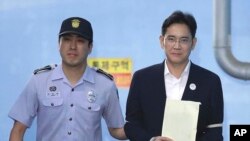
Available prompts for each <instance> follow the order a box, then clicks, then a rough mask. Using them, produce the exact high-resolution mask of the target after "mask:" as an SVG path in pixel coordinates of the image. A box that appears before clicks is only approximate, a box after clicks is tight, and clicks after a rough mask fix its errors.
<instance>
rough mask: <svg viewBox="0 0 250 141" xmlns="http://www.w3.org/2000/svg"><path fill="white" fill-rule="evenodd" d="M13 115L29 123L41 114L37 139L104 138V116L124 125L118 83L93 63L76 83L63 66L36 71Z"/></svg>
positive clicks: (117, 125)
mask: <svg viewBox="0 0 250 141" xmlns="http://www.w3.org/2000/svg"><path fill="white" fill-rule="evenodd" d="M9 117H10V118H12V119H14V120H17V121H19V122H21V123H23V124H25V125H26V126H28V127H30V126H31V124H32V121H33V120H34V118H35V117H37V128H38V129H37V141H48V140H53V141H101V140H102V132H101V118H102V117H103V118H104V120H105V121H106V124H107V126H108V127H113V128H120V127H123V125H124V118H123V115H122V112H121V107H120V103H119V99H118V94H117V88H116V85H115V84H114V82H113V81H112V80H110V79H109V78H108V77H107V76H105V75H104V74H102V73H98V72H97V71H96V70H95V69H93V68H90V67H87V68H86V70H85V72H84V75H83V76H82V78H81V79H80V80H79V82H78V83H77V85H76V86H74V87H72V86H71V85H70V83H69V82H68V80H67V78H66V76H65V75H64V73H63V71H62V67H61V66H58V67H56V68H55V69H53V70H50V71H44V72H41V73H38V74H36V75H33V76H32V78H31V79H30V81H29V82H28V84H27V86H26V87H25V89H24V90H23V92H22V94H21V95H20V96H19V98H18V100H17V101H16V103H15V104H14V105H13V107H12V109H11V111H10V112H9Z"/></svg>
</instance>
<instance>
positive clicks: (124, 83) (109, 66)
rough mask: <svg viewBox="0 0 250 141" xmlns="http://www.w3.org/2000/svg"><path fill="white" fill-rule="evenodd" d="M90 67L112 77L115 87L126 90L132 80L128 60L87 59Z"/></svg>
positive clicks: (130, 65)
mask: <svg viewBox="0 0 250 141" xmlns="http://www.w3.org/2000/svg"><path fill="white" fill-rule="evenodd" d="M88 64H89V65H90V66H91V67H98V68H100V69H102V70H104V71H106V72H108V73H110V74H111V75H113V77H114V80H115V83H116V85H117V87H122V88H128V87H129V86H130V83H131V78H132V60H131V59H130V58H89V59H88Z"/></svg>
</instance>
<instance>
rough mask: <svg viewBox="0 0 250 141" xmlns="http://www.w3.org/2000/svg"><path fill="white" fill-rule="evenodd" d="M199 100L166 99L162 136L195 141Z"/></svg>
mask: <svg viewBox="0 0 250 141" xmlns="http://www.w3.org/2000/svg"><path fill="white" fill-rule="evenodd" d="M199 106H200V102H194V101H181V100H167V101H166V106H165V111H164V119H163V125H162V136H165V137H170V138H172V139H173V140H174V141H195V137H196V132H197V122H198V115H199Z"/></svg>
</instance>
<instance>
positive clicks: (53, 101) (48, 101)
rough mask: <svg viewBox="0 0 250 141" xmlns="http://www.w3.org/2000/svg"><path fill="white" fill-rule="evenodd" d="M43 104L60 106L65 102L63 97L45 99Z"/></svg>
mask: <svg viewBox="0 0 250 141" xmlns="http://www.w3.org/2000/svg"><path fill="white" fill-rule="evenodd" d="M42 103H43V105H44V106H46V107H51V108H52V107H58V106H61V105H62V104H63V99H61V98H60V99H59V98H53V99H45V100H43V101H42Z"/></svg>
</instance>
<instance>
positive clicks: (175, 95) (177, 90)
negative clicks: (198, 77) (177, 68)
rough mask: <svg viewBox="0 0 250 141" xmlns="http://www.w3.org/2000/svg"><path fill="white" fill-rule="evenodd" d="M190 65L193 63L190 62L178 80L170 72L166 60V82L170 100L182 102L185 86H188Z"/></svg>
mask: <svg viewBox="0 0 250 141" xmlns="http://www.w3.org/2000/svg"><path fill="white" fill-rule="evenodd" d="M190 64H191V63H190V61H189V62H188V64H187V65H186V67H185V69H184V71H183V72H182V74H181V76H180V78H176V77H175V76H174V75H173V74H171V73H170V72H169V69H168V66H167V62H166V60H165V69H164V80H165V89H166V95H167V98H168V99H171V100H181V98H182V96H183V92H184V89H185V86H186V84H187V79H188V75H189V70H190Z"/></svg>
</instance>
